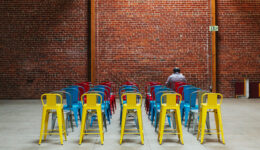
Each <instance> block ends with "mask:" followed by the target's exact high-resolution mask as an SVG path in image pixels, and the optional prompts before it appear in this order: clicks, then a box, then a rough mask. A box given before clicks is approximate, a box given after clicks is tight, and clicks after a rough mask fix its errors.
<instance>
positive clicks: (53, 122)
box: [51, 112, 57, 130]
mask: <svg viewBox="0 0 260 150" xmlns="http://www.w3.org/2000/svg"><path fill="white" fill-rule="evenodd" d="M51 116H52V119H51V129H52V130H54V127H55V122H56V118H57V114H56V112H55V113H52V115H51Z"/></svg>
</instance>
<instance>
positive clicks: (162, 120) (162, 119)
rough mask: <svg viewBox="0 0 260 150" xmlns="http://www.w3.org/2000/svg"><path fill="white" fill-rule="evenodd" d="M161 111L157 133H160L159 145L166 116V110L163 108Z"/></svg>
mask: <svg viewBox="0 0 260 150" xmlns="http://www.w3.org/2000/svg"><path fill="white" fill-rule="evenodd" d="M161 111H162V115H161V122H160V124H161V126H160V129H159V132H160V141H159V143H160V144H162V139H163V131H164V124H165V116H166V109H164V108H161Z"/></svg>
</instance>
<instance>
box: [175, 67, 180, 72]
mask: <svg viewBox="0 0 260 150" xmlns="http://www.w3.org/2000/svg"><path fill="white" fill-rule="evenodd" d="M173 72H174V73H177V72H179V73H180V72H181V69H180V68H179V67H174V68H173Z"/></svg>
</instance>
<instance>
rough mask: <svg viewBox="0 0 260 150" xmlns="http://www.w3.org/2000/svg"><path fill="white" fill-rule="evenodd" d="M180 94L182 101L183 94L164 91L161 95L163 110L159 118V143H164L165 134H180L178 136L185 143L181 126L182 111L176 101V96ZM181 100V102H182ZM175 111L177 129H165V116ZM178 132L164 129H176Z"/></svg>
mask: <svg viewBox="0 0 260 150" xmlns="http://www.w3.org/2000/svg"><path fill="white" fill-rule="evenodd" d="M177 96H179V99H180V102H181V99H182V96H181V95H180V94H178V93H176V94H175V93H164V94H163V95H162V96H161V111H160V118H159V132H158V140H159V143H160V144H162V138H163V134H178V138H179V140H180V142H181V143H182V144H183V135H182V126H181V112H180V105H179V104H177V103H176V97H177ZM163 97H165V100H166V102H165V103H163V102H162V100H163ZM180 102H179V103H180ZM171 110H173V112H172V113H174V115H175V117H173V118H175V122H176V129H167V130H164V123H165V117H166V114H167V113H171ZM176 130H177V133H176V132H166V133H165V132H164V131H176Z"/></svg>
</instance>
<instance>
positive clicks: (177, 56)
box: [96, 0, 260, 97]
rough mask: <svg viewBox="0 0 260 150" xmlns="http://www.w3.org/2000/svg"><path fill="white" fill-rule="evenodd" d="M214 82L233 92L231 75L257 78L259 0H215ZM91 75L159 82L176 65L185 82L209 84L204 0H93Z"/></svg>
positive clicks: (259, 74)
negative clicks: (93, 61) (94, 70)
mask: <svg viewBox="0 0 260 150" xmlns="http://www.w3.org/2000/svg"><path fill="white" fill-rule="evenodd" d="M216 2H217V12H218V13H217V23H218V25H219V34H218V36H217V43H218V44H217V46H218V52H217V59H218V68H217V84H218V86H217V88H218V91H219V92H220V93H222V94H224V96H225V97H234V95H235V94H234V92H235V90H234V87H235V82H236V81H240V80H242V81H243V78H244V77H247V78H249V79H250V80H251V81H259V80H260V62H259V60H260V49H259V46H260V43H259V42H260V38H259V36H260V26H259V23H260V22H259V20H260V1H259V0H252V1H245V0H238V1H234V0H216ZM96 9H97V81H106V80H110V81H114V82H116V83H117V84H118V85H119V84H120V83H121V82H124V81H126V80H130V81H135V82H137V83H138V84H140V85H141V87H142V88H143V87H144V85H145V83H146V82H148V81H160V82H162V83H164V82H165V81H166V79H167V77H168V75H170V74H171V72H172V68H173V67H175V66H178V67H180V68H181V70H182V72H183V74H184V75H185V76H186V78H187V80H188V82H189V83H191V84H193V85H195V86H197V87H200V88H203V89H209V86H210V84H211V37H210V36H211V34H210V32H209V31H208V26H210V3H209V1H207V0H196V1H193V0H171V1H168V0H160V1H155V0H124V1H120V2H117V1H112V2H111V1H105V0H98V1H97V6H96Z"/></svg>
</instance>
